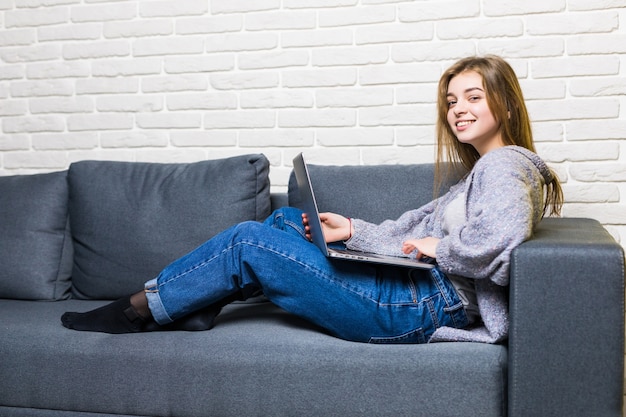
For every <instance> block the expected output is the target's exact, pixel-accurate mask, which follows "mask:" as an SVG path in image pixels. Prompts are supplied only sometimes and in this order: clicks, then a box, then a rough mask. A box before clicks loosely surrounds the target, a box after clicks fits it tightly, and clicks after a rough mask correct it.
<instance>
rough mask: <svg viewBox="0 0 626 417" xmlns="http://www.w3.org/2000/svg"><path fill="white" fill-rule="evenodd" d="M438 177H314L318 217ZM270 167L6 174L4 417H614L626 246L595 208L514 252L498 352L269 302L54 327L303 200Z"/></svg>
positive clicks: (379, 203)
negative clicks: (387, 339) (167, 321)
mask: <svg viewBox="0 0 626 417" xmlns="http://www.w3.org/2000/svg"><path fill="white" fill-rule="evenodd" d="M432 170H433V167H432V165H414V166H371V167H322V166H313V167H312V168H311V171H312V177H313V181H314V183H315V187H316V189H317V190H318V200H319V204H320V205H321V208H322V210H329V211H336V212H339V213H344V214H346V215H350V216H353V217H361V218H365V219H369V220H372V221H381V220H383V219H385V218H395V217H397V216H398V215H399V214H401V213H402V212H403V211H405V210H407V209H409V208H412V207H415V206H418V205H421V204H423V203H425V202H427V201H428V200H430V199H431V198H432V196H433V191H432V180H433V172H432ZM268 171H269V163H268V161H267V160H266V159H265V157H263V156H262V155H246V156H241V157H235V158H229V159H224V160H216V161H203V162H198V163H192V164H149V163H125V162H104V161H101V162H97V161H84V162H78V163H75V164H72V165H71V167H70V168H69V169H68V170H67V171H63V172H56V173H50V174H37V175H30V176H14V177H1V178H0V415H1V416H29V417H30V416H100V417H102V416H108V415H125V416H283V415H286V416H309V415H310V416H353V415H368V416H375V415H393V416H409V415H410V416H446V417H447V416H482V417H486V416H505V415H508V416H510V417H516V416H525V417H527V416H541V417H547V416H569V417H571V416H580V417H589V416H602V417H610V416H619V415H621V411H622V396H623V372H622V369H623V359H624V306H623V301H624V289H623V284H624V256H623V251H622V249H621V247H620V246H619V245H618V244H616V242H615V241H614V240H613V239H612V238H611V236H610V235H609V234H608V233H607V232H606V231H605V230H604V228H602V227H601V225H600V224H599V223H597V222H595V221H593V220H589V219H572V218H562V219H545V220H544V221H543V222H542V223H541V225H540V227H539V229H538V230H537V233H536V235H535V236H534V237H533V238H532V239H531V240H529V241H528V242H526V243H524V244H522V245H521V246H520V247H519V248H517V249H516V250H515V252H514V254H513V258H512V265H511V282H512V285H511V288H510V316H511V329H510V337H509V340H508V341H507V342H506V343H505V344H501V345H487V344H479V343H438V344H427V345H368V344H360V343H352V342H346V341H343V340H339V339H336V338H333V337H331V336H329V335H327V334H325V332H324V331H323V330H321V329H319V328H316V327H315V326H312V325H310V324H308V323H307V322H305V321H303V320H301V319H299V318H297V317H294V316H293V315H290V314H287V313H286V312H284V311H282V310H280V309H279V308H277V307H275V306H274V305H272V304H271V303H269V302H267V301H265V300H264V299H263V298H262V297H257V298H255V299H252V300H248V301H247V302H241V303H237V304H232V305H230V306H228V307H226V308H225V309H224V310H223V312H222V314H221V315H220V316H219V317H218V319H217V321H216V325H215V327H214V328H213V329H212V330H210V331H205V332H159V333H144V334H131V335H109V334H101V333H86V332H76V331H71V330H67V329H65V328H63V327H62V326H61V323H60V320H59V318H60V316H61V314H62V313H63V312H65V311H86V310H90V309H93V308H95V307H97V306H99V305H102V304H104V303H105V302H106V301H105V300H110V299H115V298H118V297H120V296H122V295H126V294H128V293H129V292H133V291H137V290H138V289H140V288H141V287H142V284H143V282H144V281H146V280H148V279H150V278H152V277H153V276H154V275H155V274H156V273H157V272H158V271H159V270H160V269H161V268H162V267H163V266H165V265H166V264H167V263H169V262H170V261H171V260H173V259H175V258H177V257H179V256H180V255H182V254H184V253H186V252H187V251H189V250H191V249H193V248H194V247H195V246H197V245H198V244H199V243H201V242H202V241H204V240H205V239H207V238H209V237H211V236H212V235H214V234H215V233H217V232H219V231H220V230H221V229H223V228H226V227H227V226H229V225H231V224H233V223H236V222H239V221H243V220H262V219H263V218H264V217H265V216H267V215H268V214H269V213H270V211H271V210H272V208H273V207H277V206H280V205H285V204H292V205H297V204H298V199H297V193H296V190H295V188H294V185H293V184H294V182H293V181H292V182H291V184H290V187H289V192H288V193H285V194H282V195H271V194H270V189H269V179H268ZM407 190H408V191H407ZM373 196H377V198H372V197H373Z"/></svg>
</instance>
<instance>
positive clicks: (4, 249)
mask: <svg viewBox="0 0 626 417" xmlns="http://www.w3.org/2000/svg"><path fill="white" fill-rule="evenodd" d="M67 197H68V187H67V173H66V172H65V171H62V172H53V173H49V174H35V175H15V176H8V177H0V298H13V299H23V300H59V299H63V298H66V297H67V296H69V289H70V274H71V270H72V268H71V266H72V253H71V252H72V243H71V238H70V234H69V229H68V222H67Z"/></svg>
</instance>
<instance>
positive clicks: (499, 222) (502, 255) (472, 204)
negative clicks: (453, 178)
mask: <svg viewBox="0 0 626 417" xmlns="http://www.w3.org/2000/svg"><path fill="white" fill-rule="evenodd" d="M551 181H552V174H551V172H550V170H549V169H548V167H547V166H546V164H545V163H544V162H543V161H542V160H541V158H539V156H537V155H536V154H535V153H533V152H531V151H529V150H527V149H525V148H522V147H519V146H505V147H502V148H498V149H496V150H493V151H491V152H489V153H487V154H486V155H484V156H483V157H481V158H480V159H479V160H478V162H477V163H476V165H475V166H474V168H473V169H472V171H471V172H470V173H469V174H468V175H467V176H466V177H465V178H463V179H462V180H461V181H459V183H457V184H456V185H454V186H453V187H451V188H450V190H449V191H448V192H447V193H446V194H444V195H443V196H441V197H440V198H438V199H436V200H434V201H432V202H430V203H428V204H426V205H424V206H422V207H420V208H418V209H415V210H410V211H408V212H406V213H404V214H403V215H402V216H400V218H398V219H397V220H386V221H384V222H383V223H381V224H378V225H376V224H372V223H368V222H366V221H363V220H360V219H354V220H353V225H354V229H355V233H354V235H353V236H352V237H351V238H350V239H349V240H348V241H347V242H346V245H347V247H348V248H350V249H356V250H362V251H371V252H376V253H382V254H390V255H396V256H407V255H405V254H404V253H402V251H401V248H402V242H404V241H405V240H407V239H411V238H415V239H420V238H423V237H428V236H432V237H436V238H439V239H441V241H440V242H439V245H438V247H437V263H438V264H439V267H440V269H441V270H442V271H443V272H445V273H446V274H449V275H457V276H461V277H467V278H472V279H475V285H476V297H477V301H478V307H479V310H480V315H481V318H482V323H480V324H479V325H478V326H477V327H473V328H471V329H467V330H460V329H453V328H449V327H442V328H440V329H438V330H437V331H436V332H435V334H434V335H433V337H432V338H431V341H476V342H485V343H496V342H500V341H502V340H504V339H506V337H507V334H508V328H509V320H508V304H507V291H508V289H507V286H508V284H509V263H510V258H511V251H512V250H513V249H514V248H515V247H517V246H518V245H519V244H520V243H522V242H524V241H525V240H527V239H528V238H529V237H530V236H531V234H532V231H533V229H534V228H535V226H536V225H537V224H538V223H539V221H540V220H541V218H542V216H543V207H544V185H545V184H546V183H549V182H551ZM462 192H465V207H466V210H465V211H466V218H465V222H464V223H463V224H462V225H459V226H458V227H457V228H455V229H453V230H451V231H449V234H447V235H444V233H443V230H442V223H443V222H442V219H443V215H444V212H445V210H446V207H447V206H448V204H449V203H450V202H451V201H453V200H454V198H455V197H456V196H457V195H459V193H462Z"/></svg>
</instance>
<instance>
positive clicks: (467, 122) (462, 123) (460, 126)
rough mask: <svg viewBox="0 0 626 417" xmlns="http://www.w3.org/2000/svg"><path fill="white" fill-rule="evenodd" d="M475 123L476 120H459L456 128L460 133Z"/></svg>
mask: <svg viewBox="0 0 626 417" xmlns="http://www.w3.org/2000/svg"><path fill="white" fill-rule="evenodd" d="M474 122H475V120H459V121H458V122H456V128H457V130H459V131H463V130H465V129H466V128H467V127H468V126H470V125H471V124H472V123H474Z"/></svg>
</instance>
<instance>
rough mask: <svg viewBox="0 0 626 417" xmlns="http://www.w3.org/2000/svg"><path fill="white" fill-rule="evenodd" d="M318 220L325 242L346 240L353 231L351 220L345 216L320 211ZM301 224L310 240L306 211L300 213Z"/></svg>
mask: <svg viewBox="0 0 626 417" xmlns="http://www.w3.org/2000/svg"><path fill="white" fill-rule="evenodd" d="M320 221H321V223H322V233H324V239H325V240H326V242H337V241H339V240H348V239H349V238H350V237H351V236H352V234H353V233H354V228H353V227H352V222H351V221H350V220H349V219H348V218H347V217H344V216H342V215H339V214H335V213H320ZM302 224H303V225H304V231H305V233H306V237H307V239H309V240H311V228H310V227H309V218H308V217H307V215H306V213H303V214H302Z"/></svg>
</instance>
